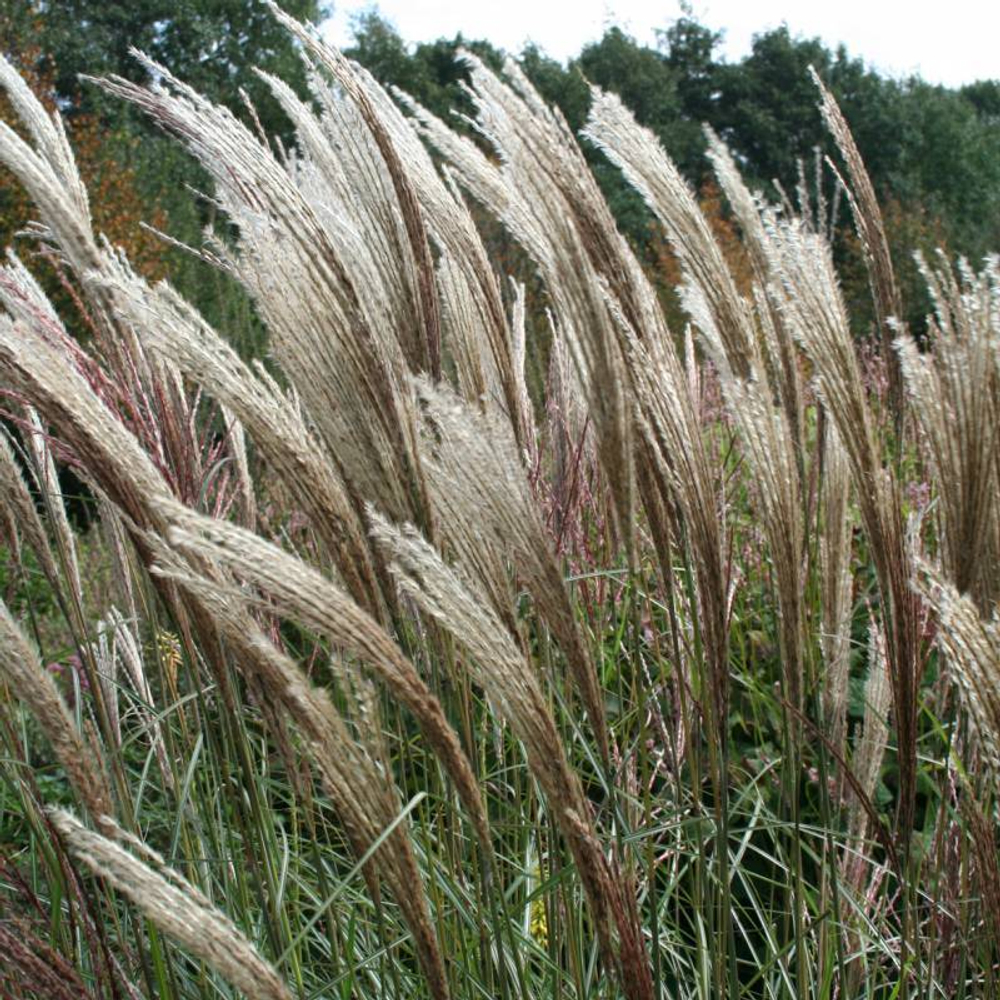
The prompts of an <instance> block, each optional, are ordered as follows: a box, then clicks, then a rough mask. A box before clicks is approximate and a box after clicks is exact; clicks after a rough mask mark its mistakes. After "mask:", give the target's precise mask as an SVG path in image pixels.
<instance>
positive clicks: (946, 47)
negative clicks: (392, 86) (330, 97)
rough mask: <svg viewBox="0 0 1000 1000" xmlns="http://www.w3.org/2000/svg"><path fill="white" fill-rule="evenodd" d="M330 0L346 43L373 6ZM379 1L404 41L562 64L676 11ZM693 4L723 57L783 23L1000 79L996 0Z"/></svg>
mask: <svg viewBox="0 0 1000 1000" xmlns="http://www.w3.org/2000/svg"><path fill="white" fill-rule="evenodd" d="M334 3H335V6H334V13H333V17H332V18H331V20H330V22H328V24H327V25H326V27H325V33H326V35H327V37H328V38H329V39H330V40H331V41H333V42H334V43H335V44H337V45H341V46H344V45H347V44H349V42H350V38H351V33H350V23H351V15H352V14H354V13H356V12H357V11H363V10H365V9H367V8H369V7H371V6H372V3H371V0H334ZM377 6H378V9H379V12H380V13H381V14H382V15H383V16H384V17H386V18H387V19H388V20H389V21H390V22H391V23H392V24H393V25H394V26H395V27H396V29H397V30H398V31H399V33H400V35H402V37H403V38H404V39H405V40H406V41H407V42H418V41H432V40H434V39H437V38H441V37H444V38H453V37H454V36H455V35H456V34H457V33H458V32H462V34H463V35H464V36H465V37H466V38H469V39H478V38H486V39H488V40H489V41H491V42H493V43H494V44H495V45H498V46H500V47H502V48H504V49H506V50H507V51H508V52H513V53H517V52H519V51H520V49H521V48H522V46H523V45H524V43H525V42H527V41H529V40H531V41H534V42H535V43H537V44H538V45H539V46H540V47H541V48H543V49H544V50H545V52H546V53H547V54H548V55H550V56H553V57H555V58H557V59H562V60H565V59H567V58H568V57H570V56H574V55H576V54H577V53H578V52H579V51H580V49H581V48H582V47H583V45H585V44H586V43H587V42H590V41H596V40H597V39H599V38H600V37H601V35H602V33H603V30H604V27H605V26H607V25H610V24H612V23H614V24H620V25H621V26H622V27H623V28H625V30H627V31H628V32H629V33H630V34H632V35H634V36H635V37H636V38H638V39H639V41H640V42H644V43H649V44H651V43H652V42H653V39H654V36H653V29H654V28H663V27H666V26H667V24H668V23H669V22H670V21H671V20H672V19H673V18H675V17H677V16H678V15H679V13H680V8H679V5H678V3H677V0H660V2H656V0H575V2H571V3H569V2H552V0H541V2H539V0H502V2H493V0H484V2H480V3H476V2H475V0H467V2H466V3H461V2H459V0H378V2H377ZM693 7H694V13H695V16H696V17H697V18H698V20H699V21H700V22H701V23H702V24H705V25H707V26H708V27H710V28H712V29H715V30H722V31H724V32H725V40H724V43H723V47H722V52H723V54H724V55H725V57H726V58H727V59H729V60H734V59H739V58H740V57H741V56H743V55H745V54H746V53H747V52H748V51H749V49H750V41H751V38H752V37H753V35H754V34H755V33H760V32H762V31H766V30H768V29H770V28H775V27H779V26H780V25H781V24H783V23H786V24H787V25H788V27H789V29H790V30H791V31H792V33H793V34H795V35H804V36H806V37H810V38H811V37H814V36H819V37H820V38H822V39H823V41H824V42H825V43H826V44H827V46H829V47H830V48H831V49H834V48H835V47H836V46H837V44H838V43H840V42H843V43H844V44H845V45H846V46H847V49H848V52H849V53H850V54H851V56H853V57H856V58H861V59H864V60H865V62H866V63H868V64H869V65H871V66H873V67H874V68H876V69H878V70H880V71H881V72H883V73H886V74H889V75H891V76H906V75H909V74H910V73H919V74H920V75H921V76H922V77H923V78H924V79H925V80H927V81H929V82H931V83H943V84H946V85H948V86H959V85H960V84H963V83H969V82H971V81H973V80H978V79H1000V0H948V2H947V3H940V2H938V3H934V4H932V3H931V2H930V0H909V2H902V0H888V2H887V0H798V2H797V3H796V2H794V0H743V2H741V0H700V2H699V0H695V2H694V3H693Z"/></svg>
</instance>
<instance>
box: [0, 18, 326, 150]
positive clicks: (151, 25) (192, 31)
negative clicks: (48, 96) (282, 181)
mask: <svg viewBox="0 0 1000 1000" xmlns="http://www.w3.org/2000/svg"><path fill="white" fill-rule="evenodd" d="M4 2H5V3H9V2H11V0H4ZM13 2H14V4H15V5H17V3H18V0H13ZM21 4H22V6H23V5H24V3H23V0H21ZM33 6H34V8H35V11H36V13H37V15H38V23H39V24H40V25H41V37H40V38H39V39H38V42H39V44H40V46H41V47H42V49H44V50H45V51H46V52H47V53H49V54H50V56H51V57H52V59H53V62H54V78H55V85H56V89H57V91H58V93H59V94H60V95H61V96H62V97H63V98H65V99H67V100H69V99H71V98H73V97H74V96H75V95H76V93H77V91H78V90H79V89H80V84H79V76H80V74H89V75H91V76H103V75H106V74H109V73H115V74H117V75H119V76H124V77H126V78H128V79H131V80H136V81H144V80H145V79H146V76H147V74H146V71H145V70H144V69H143V67H142V66H141V65H140V64H139V63H138V62H136V60H135V59H134V58H133V57H132V55H131V54H130V52H129V49H130V48H132V47H135V48H137V49H141V50H142V51H144V52H146V53H147V55H149V56H151V57H152V58H153V59H155V60H156V61H157V62H161V63H163V65H165V66H166V67H167V68H168V69H169V70H170V71H171V72H172V73H174V74H175V75H176V76H178V77H179V78H180V79H182V80H184V81H185V82H186V83H189V84H191V86H193V87H194V88H195V89H196V90H199V91H200V92H201V93H203V94H205V96H206V97H209V98H211V99H212V100H215V101H219V102H220V103H223V104H226V105H228V106H229V107H230V108H232V109H233V110H234V111H237V112H238V113H242V112H243V102H242V100H241V98H240V94H239V91H240V90H241V89H243V90H245V91H246V93H247V94H248V95H249V96H250V99H251V100H252V101H253V102H254V104H255V105H256V106H257V109H258V113H259V115H260V117H261V120H262V122H263V124H264V126H265V128H266V129H269V130H271V131H285V129H286V122H285V121H284V118H283V116H282V115H281V113H280V110H279V108H278V106H277V103H276V102H275V101H274V100H273V99H272V98H271V96H270V93H269V92H268V90H267V87H266V85H264V84H263V83H262V81H261V80H260V79H259V78H258V77H257V76H256V74H255V73H254V67H259V68H260V69H263V70H266V71H267V72H270V73H274V74H276V75H277V76H280V77H282V78H283V79H284V80H285V81H286V82H287V83H289V84H290V85H291V86H293V87H294V88H295V89H296V90H298V91H299V92H304V84H305V69H304V66H303V64H302V60H301V59H300V58H299V55H298V52H297V50H296V46H295V44H294V43H293V41H292V39H291V38H290V37H289V35H288V32H287V31H286V30H285V29H284V28H283V27H282V26H281V25H280V24H279V23H278V22H277V20H276V19H275V17H274V15H273V14H272V13H271V12H270V10H268V8H267V7H266V5H265V4H264V3H263V2H261V0H34V4H33ZM282 7H283V8H284V9H285V10H286V11H287V12H288V13H289V14H291V15H292V16H293V17H296V18H298V19H299V20H303V21H309V22H313V23H317V22H318V21H320V20H321V19H322V18H323V17H324V16H325V14H326V13H327V12H328V3H327V0H284V2H283V3H282ZM82 98H83V107H85V108H86V109H87V110H94V109H95V107H96V108H99V110H100V112H101V113H102V115H104V116H116V115H120V114H121V113H122V112H121V109H120V107H119V106H118V105H117V104H116V103H114V102H111V101H107V100H105V99H103V98H102V96H101V95H100V94H99V93H98V92H97V91H96V90H95V88H92V87H88V88H84V89H83V91H82Z"/></svg>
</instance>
